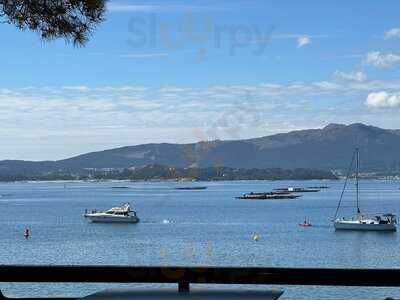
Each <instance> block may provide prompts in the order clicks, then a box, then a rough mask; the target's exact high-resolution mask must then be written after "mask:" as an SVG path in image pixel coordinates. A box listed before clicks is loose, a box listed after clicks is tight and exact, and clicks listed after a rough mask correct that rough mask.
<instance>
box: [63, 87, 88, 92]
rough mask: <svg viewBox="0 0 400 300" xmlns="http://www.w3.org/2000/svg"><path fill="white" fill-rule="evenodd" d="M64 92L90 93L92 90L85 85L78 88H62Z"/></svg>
mask: <svg viewBox="0 0 400 300" xmlns="http://www.w3.org/2000/svg"><path fill="white" fill-rule="evenodd" d="M62 88H63V89H64V90H70V91H77V92H89V91H90V88H88V87H87V86H85V85H78V86H63V87H62Z"/></svg>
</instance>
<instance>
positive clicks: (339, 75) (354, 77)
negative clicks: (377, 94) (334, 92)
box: [333, 71, 367, 82]
mask: <svg viewBox="0 0 400 300" xmlns="http://www.w3.org/2000/svg"><path fill="white" fill-rule="evenodd" d="M333 78H334V79H336V80H339V81H341V80H343V81H356V82H364V81H366V80H367V75H366V74H365V73H364V72H361V71H358V72H349V73H345V72H340V71H336V72H335V73H333Z"/></svg>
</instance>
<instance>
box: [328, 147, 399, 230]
mask: <svg viewBox="0 0 400 300" xmlns="http://www.w3.org/2000/svg"><path fill="white" fill-rule="evenodd" d="M359 152H360V151H359V149H358V148H356V150H355V152H354V154H353V158H352V160H351V164H350V168H349V172H348V174H347V177H346V181H345V184H344V187H343V191H342V194H341V196H340V200H339V203H338V206H337V208H336V213H335V217H334V226H335V230H356V231H396V224H397V221H396V216H395V215H394V214H391V213H384V214H363V213H362V212H361V210H360V207H359V180H358V177H359ZM355 158H356V203H357V213H356V214H355V215H354V216H351V217H349V218H345V217H343V218H341V219H340V218H337V215H338V211H339V208H340V204H341V202H342V199H343V194H344V191H345V189H346V185H347V181H348V179H349V177H350V172H351V169H352V166H353V163H354V159H355Z"/></svg>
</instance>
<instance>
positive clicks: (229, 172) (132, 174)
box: [0, 165, 337, 181]
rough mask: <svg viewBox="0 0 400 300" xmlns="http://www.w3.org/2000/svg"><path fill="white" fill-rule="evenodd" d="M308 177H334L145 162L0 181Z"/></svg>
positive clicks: (303, 171)
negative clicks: (142, 164) (128, 167)
mask: <svg viewBox="0 0 400 300" xmlns="http://www.w3.org/2000/svg"><path fill="white" fill-rule="evenodd" d="M89 179H90V180H111V179H114V180H115V179H116V180H177V179H186V180H201V181H213V180H285V179H291V180H308V179H337V178H336V176H335V175H333V174H332V173H331V172H329V171H321V170H314V169H295V170H283V169H280V168H273V169H235V168H227V167H209V168H175V167H168V166H162V165H148V166H145V167H142V168H136V169H114V170H96V169H92V170H81V171H80V172H67V171H58V172H47V173H36V174H31V175H28V174H25V175H20V174H15V175H11V174H8V175H1V174H0V181H21V180H89Z"/></svg>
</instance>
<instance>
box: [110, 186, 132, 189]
mask: <svg viewBox="0 0 400 300" xmlns="http://www.w3.org/2000/svg"><path fill="white" fill-rule="evenodd" d="M111 188H112V189H129V186H112V187H111Z"/></svg>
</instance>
